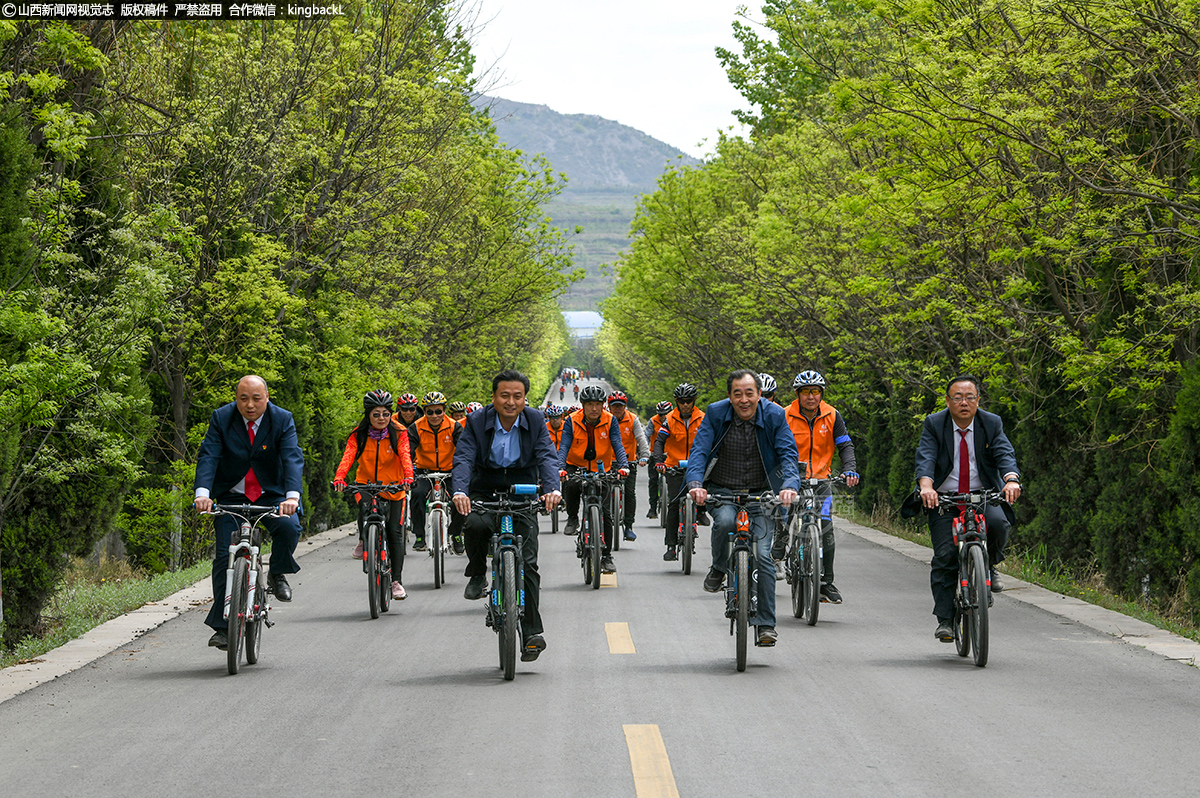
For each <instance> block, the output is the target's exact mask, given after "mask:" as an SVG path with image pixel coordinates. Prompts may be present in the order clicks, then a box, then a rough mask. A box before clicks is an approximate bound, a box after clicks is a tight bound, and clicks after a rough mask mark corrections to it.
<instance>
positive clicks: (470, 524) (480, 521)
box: [463, 495, 542, 637]
mask: <svg viewBox="0 0 1200 798" xmlns="http://www.w3.org/2000/svg"><path fill="white" fill-rule="evenodd" d="M470 498H471V501H494V500H495V497H494V496H489V495H478V496H471V497H470ZM498 521H499V517H498V516H494V515H490V514H488V515H484V514H483V513H477V512H472V513H470V514H469V515H468V516H467V517H466V520H465V521H464V522H463V538H464V542H465V543H466V547H467V568H466V571H464V572H463V575H464V576H467V577H473V576H486V575H487V573H488V564H487V556H488V552H489V551H491V547H492V535H493V534H494V533H495V531H496V524H497V523H498ZM513 531H514V532H516V533H517V534H518V535H520V536H521V538H522V544H521V555H522V556H521V558H522V559H523V560H524V562H525V588H524V589H525V618H524V620H523V621H522V622H521V626H522V630H523V631H524V634H525V635H526V636H527V637H528V636H529V635H535V634H541V633H542V614H541V610H540V609H539V606H538V594H539V592H540V587H541V584H542V577H541V574H539V573H538V562H537V559H538V527H537V520H536V517H534V518H530V517H529V516H525V515H514V516H513Z"/></svg>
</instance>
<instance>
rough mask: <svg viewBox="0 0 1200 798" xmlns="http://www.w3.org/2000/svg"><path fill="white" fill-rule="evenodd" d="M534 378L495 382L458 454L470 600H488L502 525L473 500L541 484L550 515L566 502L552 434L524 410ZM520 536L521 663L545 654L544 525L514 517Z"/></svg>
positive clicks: (514, 374) (456, 496)
mask: <svg viewBox="0 0 1200 798" xmlns="http://www.w3.org/2000/svg"><path fill="white" fill-rule="evenodd" d="M528 392H529V378H528V377H526V376H525V375H524V374H522V373H521V372H519V371H513V370H507V371H502V372H500V373H499V374H497V375H496V376H495V377H494V378H493V379H492V403H491V404H490V405H488V406H487V407H485V408H483V409H482V410H476V411H475V412H474V413H471V414H470V415H468V416H467V423H466V426H465V427H464V428H463V431H462V435H460V436H459V438H458V444H457V445H456V446H455V447H454V472H453V475H452V476H451V483H452V485H453V488H452V489H453V491H454V493H453V501H454V507H455V509H457V510H458V511H459V512H460V513H461V514H462V515H463V516H465V517H466V520H465V521H464V522H463V539H464V542H465V543H466V547H467V569H466V573H465V576H467V577H468V582H467V587H466V590H464V591H463V597H464V598H467V599H471V600H474V599H477V598H480V597H482V596H483V590H484V587H485V586H486V584H487V579H486V577H485V576H484V575H485V574H486V573H487V554H488V547H489V545H490V543H491V540H492V532H493V530H494V529H495V526H496V521H495V518H494V517H493V516H489V515H484V514H482V513H472V512H471V501H472V500H473V499H474V500H476V501H495V493H496V490H497V489H499V488H508V487H511V486H513V485H520V484H526V485H537V484H540V485H541V491H540V492H541V495H542V501H543V503H544V504H545V506H546V510H547V511H551V510H553V509H554V508H555V507H556V506H557V505H558V503H559V502H560V501H561V500H562V493H561V491H560V490H559V481H558V452H557V451H555V449H554V442H553V441H552V440H551V439H550V431H549V430H548V429H547V428H546V417H545V416H543V415H542V411H540V410H537V409H535V408H532V407H527V406H526V405H525V395H526V394H527V393H528ZM513 529H514V530H515V531H516V533H517V534H518V535H520V536H521V538H522V541H523V542H522V544H521V555H522V560H523V561H524V563H525V585H524V590H525V616H524V618H523V619H522V622H521V627H522V632H523V634H524V637H525V639H524V640H523V641H522V649H521V661H522V662H530V661H532V660H535V659H537V658H538V655H539V654H541V653H542V651H544V650H545V648H546V641H545V639H544V638H543V637H542V631H543V627H542V615H541V610H540V609H539V602H538V593H539V591H538V588H539V586H540V585H541V576H540V575H539V574H538V563H537V555H538V528H537V520H536V519H535V518H529V517H526V516H520V515H517V516H513Z"/></svg>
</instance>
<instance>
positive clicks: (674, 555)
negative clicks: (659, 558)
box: [663, 546, 679, 562]
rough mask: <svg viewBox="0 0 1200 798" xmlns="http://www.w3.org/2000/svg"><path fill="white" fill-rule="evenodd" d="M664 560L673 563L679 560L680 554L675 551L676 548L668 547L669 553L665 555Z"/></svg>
mask: <svg viewBox="0 0 1200 798" xmlns="http://www.w3.org/2000/svg"><path fill="white" fill-rule="evenodd" d="M663 559H664V560H666V561H667V562H671V561H673V560H678V559H679V552H678V551H676V550H675V547H674V546H667V551H666V553H665V554H664V555H663Z"/></svg>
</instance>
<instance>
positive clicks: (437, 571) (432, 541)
mask: <svg viewBox="0 0 1200 798" xmlns="http://www.w3.org/2000/svg"><path fill="white" fill-rule="evenodd" d="M445 544H446V511H445V510H441V509H438V508H434V510H433V511H432V512H430V513H429V553H430V554H431V555H433V586H434V587H435V588H440V587H441V586H442V582H443V581H445V577H446V560H445V553H446V552H445V551H444V550H443V547H444V546H445Z"/></svg>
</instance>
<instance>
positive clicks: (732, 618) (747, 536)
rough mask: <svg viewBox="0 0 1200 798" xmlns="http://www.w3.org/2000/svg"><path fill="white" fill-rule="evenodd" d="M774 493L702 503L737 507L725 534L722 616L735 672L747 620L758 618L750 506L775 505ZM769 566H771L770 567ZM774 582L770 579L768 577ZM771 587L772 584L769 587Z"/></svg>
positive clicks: (741, 666)
mask: <svg viewBox="0 0 1200 798" xmlns="http://www.w3.org/2000/svg"><path fill="white" fill-rule="evenodd" d="M777 501H778V500H777V499H776V498H775V494H773V493H770V492H767V493H761V494H760V493H744V492H738V493H733V494H721V495H715V494H712V493H710V494H708V499H707V501H706V502H705V503H706V504H711V505H712V506H713V507H714V508H716V507H720V506H722V505H725V504H732V505H734V506H735V507H737V510H738V511H737V518H736V521H735V522H734V527H733V529H732V530H731V531H730V532H729V541H728V543H727V544H726V545H727V546H728V559H727V560H726V562H727V563H729V579H728V581H727V582H726V585H725V617H726V618H729V634H730V635H735V636H736V641H735V644H736V645H735V647H736V649H737V669H738V672H739V673H741V672H742V671H744V670H746V646H747V640H748V638H749V631H750V618H752V617H754V616H757V615H758V556H757V554H755V545H754V535H753V533H752V532H751V530H750V512H749V510H748V509H747V508H748V507H749V506H750V505H754V504H758V505H761V506H763V507H770V506H774V505H775V504H776V503H777ZM772 567H773V566H772ZM772 582H774V577H772ZM772 587H773V585H772ZM757 632H758V627H757V626H756V627H755V634H756V635H757Z"/></svg>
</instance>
